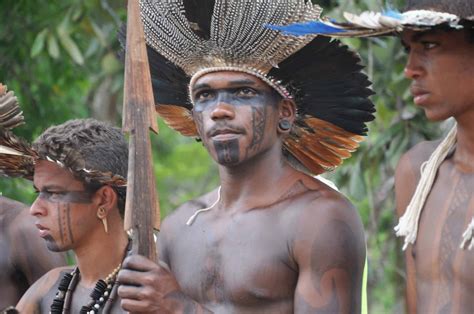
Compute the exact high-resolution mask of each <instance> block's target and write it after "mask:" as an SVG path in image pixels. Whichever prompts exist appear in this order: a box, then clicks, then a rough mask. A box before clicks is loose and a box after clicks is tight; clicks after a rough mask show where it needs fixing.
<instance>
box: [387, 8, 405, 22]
mask: <svg viewBox="0 0 474 314" xmlns="http://www.w3.org/2000/svg"><path fill="white" fill-rule="evenodd" d="M383 15H384V16H388V17H391V18H394V19H397V20H401V19H402V14H401V13H400V12H399V11H397V10H394V9H387V10H385V11H384V12H383Z"/></svg>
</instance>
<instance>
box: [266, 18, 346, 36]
mask: <svg viewBox="0 0 474 314" xmlns="http://www.w3.org/2000/svg"><path fill="white" fill-rule="evenodd" d="M266 27H268V28H270V29H273V30H277V31H281V32H283V34H285V35H297V36H304V35H327V34H336V33H344V32H346V30H344V29H341V28H337V27H333V26H330V25H327V24H324V23H323V22H320V21H311V22H306V23H294V24H290V25H286V26H279V25H270V24H267V25H266Z"/></svg>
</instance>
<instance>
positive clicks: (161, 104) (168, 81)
mask: <svg viewBox="0 0 474 314" xmlns="http://www.w3.org/2000/svg"><path fill="white" fill-rule="evenodd" d="M140 4H141V11H142V19H143V22H144V29H145V38H146V41H147V45H148V58H149V62H150V70H151V76H152V83H153V90H154V95H155V102H156V110H157V112H158V113H159V114H160V115H161V116H162V117H163V118H164V120H165V121H166V122H167V123H168V124H169V125H170V126H171V127H172V128H174V129H176V130H178V131H179V132H181V133H182V134H183V135H185V136H198V134H197V130H196V126H195V124H194V121H193V119H192V114H191V111H192V103H191V102H190V99H189V95H188V94H189V92H188V90H189V88H190V87H191V86H192V84H193V83H194V82H195V81H196V80H197V79H198V78H199V77H200V76H202V75H204V74H206V73H210V72H216V71H238V72H243V73H248V74H251V75H254V76H256V77H258V78H260V79H261V80H263V81H264V82H266V83H267V84H268V85H269V86H271V87H272V88H274V89H275V90H276V91H277V92H278V93H279V94H280V95H281V96H282V97H284V98H293V99H294V100H295V102H296V105H297V117H296V122H295V124H294V125H293V127H292V130H291V133H290V135H289V136H288V137H286V139H285V140H284V150H285V155H287V156H288V157H289V159H290V160H293V161H295V162H296V166H297V167H299V168H302V169H305V170H307V171H309V172H311V173H313V174H319V173H322V172H325V171H327V170H332V169H334V168H335V167H337V166H338V165H340V164H341V163H342V160H343V159H344V158H347V157H349V156H350V155H351V152H353V151H354V150H355V149H356V148H357V147H358V145H359V142H360V141H361V140H362V139H363V135H365V134H366V132H367V128H366V125H365V123H366V122H368V121H371V120H373V118H374V117H373V115H372V113H373V112H374V111H375V110H374V106H373V104H372V102H371V101H370V100H369V99H368V96H370V95H371V94H372V91H371V90H370V89H369V87H368V86H369V85H370V82H369V80H368V79H367V77H366V75H364V74H363V73H362V72H361V70H362V66H361V65H360V64H359V62H360V59H359V57H358V56H357V55H356V54H354V53H353V52H351V51H350V50H349V49H348V48H347V47H346V46H344V45H342V44H340V43H339V42H338V41H331V40H329V39H327V38H324V37H317V38H314V37H304V38H296V37H289V36H285V35H282V34H281V33H279V32H276V31H273V30H270V29H267V28H265V27H264V26H265V25H267V24H285V25H286V24H289V23H293V22H306V21H310V20H313V19H317V18H319V16H320V13H321V8H320V7H318V6H317V5H313V4H312V3H311V2H310V1H306V0H272V1H254V0H232V1H231V0H215V1H212V0H199V1H198V0H166V1H165V0H155V1H152V0H141V2H140Z"/></svg>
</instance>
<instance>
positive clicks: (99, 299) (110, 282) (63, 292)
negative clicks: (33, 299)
mask: <svg viewBox="0 0 474 314" xmlns="http://www.w3.org/2000/svg"><path fill="white" fill-rule="evenodd" d="M121 266H122V263H120V264H119V265H118V266H117V267H116V268H115V269H114V270H113V271H112V272H111V273H110V274H109V275H108V276H107V277H106V278H105V280H102V279H99V280H98V281H97V283H96V285H95V287H94V290H92V292H91V294H90V297H91V301H90V302H89V303H88V304H86V305H84V306H83V307H82V308H81V310H80V313H81V314H96V313H99V312H100V310H101V308H102V307H103V306H104V305H105V304H106V302H107V300H109V298H110V296H111V294H112V289H113V288H114V285H115V281H116V277H117V274H118V272H119V270H120V267H121ZM79 274H80V272H79V268H77V267H76V268H75V269H74V270H73V271H72V272H71V273H66V274H64V276H63V278H62V279H61V281H60V283H59V286H58V292H57V293H56V296H55V297H54V300H53V303H52V304H51V308H50V313H51V314H68V313H69V310H70V306H71V297H72V293H73V292H74V289H75V288H76V286H77V283H78V282H79Z"/></svg>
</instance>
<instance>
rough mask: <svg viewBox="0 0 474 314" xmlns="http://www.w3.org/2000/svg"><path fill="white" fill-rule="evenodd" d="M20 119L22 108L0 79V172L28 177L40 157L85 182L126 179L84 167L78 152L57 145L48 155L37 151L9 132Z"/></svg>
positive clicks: (122, 182)
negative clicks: (55, 149) (66, 151)
mask: <svg viewBox="0 0 474 314" xmlns="http://www.w3.org/2000/svg"><path fill="white" fill-rule="evenodd" d="M23 123H24V117H23V112H22V111H21V109H20V107H19V105H18V101H17V98H16V97H15V95H14V94H13V92H11V91H10V92H7V87H6V86H5V85H2V84H1V83H0V176H7V177H23V178H26V179H29V180H32V179H33V174H34V171H35V163H36V161H37V160H40V159H43V160H48V161H51V162H54V163H56V164H57V165H59V166H61V167H63V168H65V169H68V170H69V171H71V172H72V173H73V174H74V176H76V177H77V178H79V179H82V180H84V181H85V182H86V183H99V184H106V185H111V186H117V187H120V186H126V184H127V181H126V180H125V179H124V178H123V177H121V176H119V175H115V174H112V173H110V172H102V171H97V170H92V169H87V168H85V167H84V166H83V164H84V162H83V160H82V158H81V156H79V155H77V154H73V153H69V154H64V153H63V152H62V151H61V150H60V149H58V151H57V152H53V151H51V152H50V153H51V155H44V154H42V153H38V152H37V151H36V150H35V149H34V148H33V147H32V146H31V145H30V144H29V143H27V142H26V141H24V140H23V139H21V138H19V137H17V136H15V135H14V134H13V133H12V132H11V129H13V128H14V127H17V126H18V125H21V124H23Z"/></svg>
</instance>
